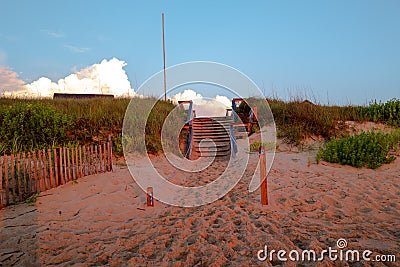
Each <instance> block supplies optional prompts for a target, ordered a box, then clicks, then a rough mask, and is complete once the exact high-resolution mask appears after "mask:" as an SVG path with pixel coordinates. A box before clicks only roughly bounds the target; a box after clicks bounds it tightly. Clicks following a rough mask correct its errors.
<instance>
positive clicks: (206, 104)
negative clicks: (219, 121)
mask: <svg viewBox="0 0 400 267" xmlns="http://www.w3.org/2000/svg"><path fill="white" fill-rule="evenodd" d="M171 100H172V101H173V102H174V103H176V104H177V103H178V101H182V100H192V101H193V109H194V110H195V111H196V116H197V117H211V116H225V114H226V109H227V108H230V107H231V101H230V100H229V99H228V98H227V97H226V96H220V95H216V96H215V97H213V98H206V97H203V96H202V95H201V94H198V93H197V92H195V91H193V90H191V89H186V90H185V91H183V92H182V93H177V94H176V95H174V96H173V97H172V98H171Z"/></svg>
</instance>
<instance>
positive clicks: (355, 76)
mask: <svg viewBox="0 0 400 267" xmlns="http://www.w3.org/2000/svg"><path fill="white" fill-rule="evenodd" d="M1 6H2V8H1V11H0V12H1V16H0V24H1V25H2V27H1V28H0V65H2V66H6V67H9V68H11V69H12V70H13V71H15V72H17V73H18V75H19V78H20V79H22V80H24V81H25V82H27V83H28V82H32V81H34V80H36V79H38V78H40V77H42V76H45V77H49V78H50V79H52V80H53V81H57V80H58V79H60V78H63V77H65V76H67V75H68V74H70V73H71V72H73V71H74V70H79V69H81V68H84V67H87V66H90V65H92V64H94V63H99V62H100V61H101V60H102V59H111V58H113V57H116V58H118V59H120V60H124V61H126V62H127V63H128V65H127V66H126V67H125V68H124V69H125V70H126V72H127V75H128V78H129V80H130V82H131V85H132V87H134V88H137V87H138V86H139V85H140V84H141V83H143V82H144V81H145V80H146V79H147V78H149V77H150V76H151V75H153V74H154V73H156V72H158V71H160V70H161V69H162V67H163V61H162V43H161V13H162V12H164V13H165V27H166V29H165V34H166V48H167V66H172V65H175V64H179V63H183V62H188V61H198V60H200V61H213V62H219V63H223V64H227V65H229V66H232V67H234V68H236V69H238V70H240V71H242V72H244V73H245V74H246V75H248V76H249V77H250V78H251V79H253V80H254V82H255V83H256V84H257V85H258V86H259V87H260V88H261V90H263V91H264V92H265V94H266V95H272V94H274V95H276V96H277V97H280V98H287V97H289V96H297V95H308V96H309V97H311V98H316V100H318V101H319V102H322V103H327V102H328V101H329V102H330V103H336V104H348V103H351V104H365V103H367V102H368V101H369V100H371V99H378V100H384V101H385V100H388V99H390V98H393V97H397V98H399V97H400V16H399V15H398V14H399V12H400V1H388V0H382V1H367V0H365V1H316V0H315V1H196V2H194V1H113V2H111V1H104V2H101V1H41V0H38V1H28V0H26V1H21V0H3V1H2V4H1Z"/></svg>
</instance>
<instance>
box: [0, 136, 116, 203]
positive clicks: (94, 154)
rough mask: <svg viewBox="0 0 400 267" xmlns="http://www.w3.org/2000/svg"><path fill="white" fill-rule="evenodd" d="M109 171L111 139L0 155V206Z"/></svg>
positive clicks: (110, 166)
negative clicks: (101, 142)
mask: <svg viewBox="0 0 400 267" xmlns="http://www.w3.org/2000/svg"><path fill="white" fill-rule="evenodd" d="M108 171H112V142H111V138H110V137H109V138H108V142H107V143H104V144H102V145H97V146H94V145H90V146H80V147H76V148H66V147H62V148H54V149H43V150H39V151H33V152H28V153H21V154H17V155H4V156H3V157H0V208H1V207H3V206H5V205H9V204H12V203H17V202H22V201H25V200H26V199H27V198H29V197H30V196H32V195H34V194H36V193H39V192H43V191H45V190H48V189H51V188H54V187H57V186H60V185H63V184H65V183H67V182H69V181H74V180H76V179H78V178H81V177H84V176H87V175H91V174H96V173H103V172H108Z"/></svg>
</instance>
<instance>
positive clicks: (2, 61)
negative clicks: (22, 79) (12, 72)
mask: <svg viewBox="0 0 400 267" xmlns="http://www.w3.org/2000/svg"><path fill="white" fill-rule="evenodd" d="M6 63H7V53H6V52H4V51H3V50H1V48H0V65H3V66H4V65H6Z"/></svg>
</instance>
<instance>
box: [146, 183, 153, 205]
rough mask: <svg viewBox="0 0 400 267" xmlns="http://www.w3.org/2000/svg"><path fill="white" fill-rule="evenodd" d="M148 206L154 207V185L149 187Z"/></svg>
mask: <svg viewBox="0 0 400 267" xmlns="http://www.w3.org/2000/svg"><path fill="white" fill-rule="evenodd" d="M147 207H154V197H153V187H147Z"/></svg>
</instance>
